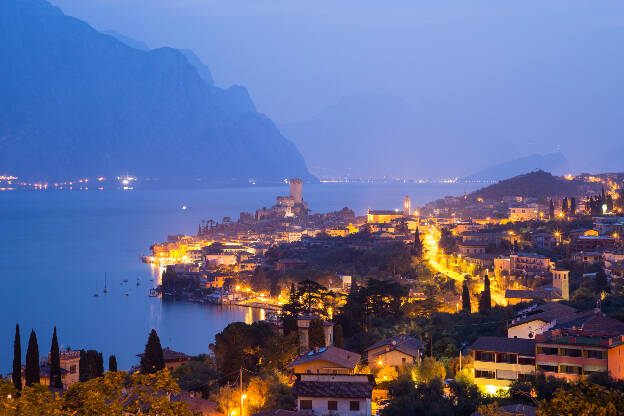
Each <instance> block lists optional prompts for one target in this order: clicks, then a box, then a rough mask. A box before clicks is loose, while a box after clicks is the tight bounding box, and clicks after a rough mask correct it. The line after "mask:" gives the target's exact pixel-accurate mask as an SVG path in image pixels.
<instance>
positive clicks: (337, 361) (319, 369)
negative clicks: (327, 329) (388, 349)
mask: <svg viewBox="0 0 624 416" xmlns="http://www.w3.org/2000/svg"><path fill="white" fill-rule="evenodd" d="M360 358H361V356H360V354H356V353H354V352H351V351H347V350H343V349H342V348H338V347H334V346H333V345H329V346H327V347H324V348H319V349H318V350H315V351H310V352H307V353H305V354H302V355H300V356H298V357H297V358H295V359H294V360H293V362H292V363H290V364H289V365H288V367H286V369H288V370H290V371H292V372H293V373H295V374H306V373H307V374H353V371H354V370H355V366H356V365H357V363H358V362H359V361H360Z"/></svg>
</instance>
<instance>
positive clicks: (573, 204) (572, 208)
mask: <svg viewBox="0 0 624 416" xmlns="http://www.w3.org/2000/svg"><path fill="white" fill-rule="evenodd" d="M570 215H576V198H574V197H572V198H570Z"/></svg>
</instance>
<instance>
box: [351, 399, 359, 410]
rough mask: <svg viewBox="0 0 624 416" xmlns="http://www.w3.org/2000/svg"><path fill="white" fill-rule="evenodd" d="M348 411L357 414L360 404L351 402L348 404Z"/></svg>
mask: <svg viewBox="0 0 624 416" xmlns="http://www.w3.org/2000/svg"><path fill="white" fill-rule="evenodd" d="M349 410H351V411H352V412H359V411H360V402H358V401H355V400H351V401H350V402H349Z"/></svg>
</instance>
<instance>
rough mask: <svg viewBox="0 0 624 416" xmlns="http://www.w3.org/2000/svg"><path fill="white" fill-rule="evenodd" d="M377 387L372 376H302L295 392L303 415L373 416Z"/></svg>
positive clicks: (296, 384)
mask: <svg viewBox="0 0 624 416" xmlns="http://www.w3.org/2000/svg"><path fill="white" fill-rule="evenodd" d="M374 384H375V381H374V379H373V376H372V375H370V374H355V375H330V374H325V375H323V374H319V375H314V374H300V375H298V376H297V381H295V384H294V385H293V389H292V392H293V394H294V395H295V397H296V398H297V410H298V411H299V412H302V413H309V414H314V415H329V414H331V415H335V416H352V415H358V416H371V413H372V409H371V399H372V395H373V386H374Z"/></svg>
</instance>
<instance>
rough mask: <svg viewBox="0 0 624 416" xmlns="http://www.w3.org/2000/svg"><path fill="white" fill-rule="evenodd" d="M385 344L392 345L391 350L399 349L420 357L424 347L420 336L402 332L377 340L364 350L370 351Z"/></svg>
mask: <svg viewBox="0 0 624 416" xmlns="http://www.w3.org/2000/svg"><path fill="white" fill-rule="evenodd" d="M384 346H388V347H390V350H397V351H401V352H403V353H405V354H408V355H411V356H412V357H418V355H419V351H420V350H422V349H423V342H422V341H421V340H419V339H418V338H414V337H412V336H409V335H405V334H402V335H397V336H394V337H391V338H386V339H384V340H382V341H379V342H376V343H375V344H373V345H371V346H370V347H368V348H366V349H365V350H364V351H370V350H374V349H376V348H379V347H384ZM383 352H385V351H383ZM383 352H382V353H383Z"/></svg>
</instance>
